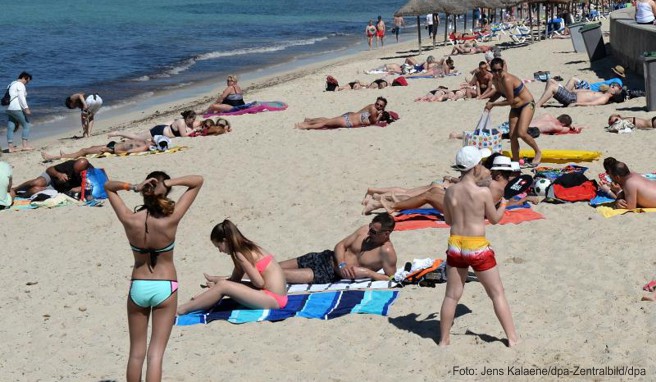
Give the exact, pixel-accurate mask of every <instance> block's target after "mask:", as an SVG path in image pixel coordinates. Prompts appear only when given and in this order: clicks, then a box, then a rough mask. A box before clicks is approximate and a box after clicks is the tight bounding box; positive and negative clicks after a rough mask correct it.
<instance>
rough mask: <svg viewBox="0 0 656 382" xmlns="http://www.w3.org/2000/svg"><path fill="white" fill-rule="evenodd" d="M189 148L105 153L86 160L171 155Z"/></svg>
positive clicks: (90, 156) (176, 147)
mask: <svg viewBox="0 0 656 382" xmlns="http://www.w3.org/2000/svg"><path fill="white" fill-rule="evenodd" d="M186 148H187V146H175V147H171V148H170V149H168V150H165V151H159V150H149V151H144V152H141V153H132V154H128V153H123V154H112V153H103V154H91V155H87V156H86V157H85V158H109V157H127V156H137V155H152V154H170V153H177V152H178V151H181V150H184V149H186Z"/></svg>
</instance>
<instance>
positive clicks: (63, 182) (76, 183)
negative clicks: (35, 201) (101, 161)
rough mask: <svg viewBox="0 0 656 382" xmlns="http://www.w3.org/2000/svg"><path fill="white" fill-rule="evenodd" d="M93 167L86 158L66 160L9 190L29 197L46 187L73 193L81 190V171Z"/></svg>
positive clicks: (13, 195) (14, 193) (14, 195)
mask: <svg viewBox="0 0 656 382" xmlns="http://www.w3.org/2000/svg"><path fill="white" fill-rule="evenodd" d="M89 168H93V166H92V165H91V163H89V161H88V160H86V159H84V158H81V159H77V160H68V161H66V162H62V163H59V164H56V165H53V166H50V167H48V168H47V169H46V171H44V172H43V173H42V174H41V175H39V176H37V177H36V178H34V179H30V180H28V181H26V182H23V183H21V184H19V185H18V186H16V187H14V188H13V189H12V190H11V196H12V197H16V195H18V196H21V197H30V196H32V195H34V194H36V193H38V192H40V191H44V190H46V189H48V188H50V189H53V188H54V189H55V190H56V191H57V192H61V193H64V194H69V195H70V194H74V193H79V192H80V191H81V185H82V172H83V171H85V170H87V169H89Z"/></svg>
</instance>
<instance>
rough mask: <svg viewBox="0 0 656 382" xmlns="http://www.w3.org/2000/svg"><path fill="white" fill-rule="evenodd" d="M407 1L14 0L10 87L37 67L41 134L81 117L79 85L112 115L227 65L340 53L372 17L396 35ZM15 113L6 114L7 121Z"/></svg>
mask: <svg viewBox="0 0 656 382" xmlns="http://www.w3.org/2000/svg"><path fill="white" fill-rule="evenodd" d="M401 5H403V2H400V1H398V0H375V1H373V0H372V1H369V0H367V1H351V0H322V1H307V0H302V1H301V0H298V1H297V0H275V1H274V0H233V1H225V0H214V1H203V0H136V1H135V0H111V1H97V0H75V1H74V0H58V1H53V0H29V1H24V2H18V1H7V2H4V3H3V4H2V8H1V12H0V25H2V27H3V28H2V31H3V38H2V39H0V57H1V59H2V63H1V65H0V86H6V85H7V84H9V83H10V82H11V81H12V80H14V79H16V77H17V76H18V74H19V73H20V72H22V71H27V72H29V73H31V74H32V76H33V81H32V82H30V83H29V85H28V87H27V89H28V103H29V105H30V108H31V109H32V112H33V117H32V120H33V122H34V124H35V126H34V128H33V135H41V136H44V135H48V131H44V126H45V127H48V126H50V128H52V126H53V125H56V121H58V120H61V119H62V118H64V117H67V118H69V121H67V122H66V123H72V122H73V121H75V124H76V125H77V124H79V112H75V111H72V110H68V109H66V107H65V106H64V99H65V98H66V97H67V96H69V95H70V94H72V93H74V92H85V93H93V92H97V93H99V94H100V95H101V96H102V98H103V100H104V104H105V106H104V107H103V110H101V113H99V115H100V116H102V114H103V112H107V111H108V110H111V109H112V108H117V107H121V106H122V105H123V106H125V105H130V104H135V102H136V103H137V104H138V102H140V101H143V100H146V99H148V98H151V97H155V96H156V95H157V94H158V92H162V91H169V92H171V91H173V92H174V93H175V92H176V91H178V89H180V90H181V91H182V90H183V89H185V88H188V87H190V86H193V85H194V84H198V83H202V82H207V81H208V80H211V79H217V82H216V85H215V86H216V89H217V90H218V89H220V88H222V87H223V86H224V84H225V82H224V81H223V78H224V77H225V75H226V74H230V73H235V74H243V73H249V72H251V73H252V72H256V71H260V72H261V71H263V70H266V68H268V67H271V66H275V65H278V66H280V65H281V64H284V63H290V62H296V61H299V60H302V59H304V58H307V57H310V56H313V55H319V54H324V55H325V53H326V52H334V53H335V55H338V54H340V53H341V52H344V51H345V50H347V49H349V48H352V47H353V46H355V45H356V44H360V45H361V46H359V49H366V45H362V44H363V43H364V42H365V37H364V29H365V26H366V24H367V22H368V21H369V20H370V19H373V20H376V18H377V17H378V15H381V16H383V19H384V20H385V21H386V23H387V28H388V37H387V39H386V40H387V42H389V43H391V42H392V40H393V39H394V37H393V36H391V33H390V32H389V30H390V29H391V28H392V15H393V13H394V11H395V10H397V9H398V8H399V7H400V6H401ZM409 21H412V20H409ZM406 32H407V33H408V34H410V33H412V32H413V31H412V30H410V29H409V28H408V30H407V31H406ZM219 79H220V81H219ZM72 116H75V118H76V119H73V118H72ZM98 118H100V117H98ZM5 121H6V116H4V113H2V115H1V116H0V127H1V128H2V129H3V130H4V128H6V122H5ZM73 127H76V126H69V128H73ZM0 134H2V135H4V134H3V131H0Z"/></svg>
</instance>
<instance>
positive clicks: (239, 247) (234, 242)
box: [210, 219, 261, 264]
mask: <svg viewBox="0 0 656 382" xmlns="http://www.w3.org/2000/svg"><path fill="white" fill-rule="evenodd" d="M210 239H211V240H212V242H215V243H219V242H223V241H225V243H226V249H227V251H228V254H229V255H230V256H231V257H233V258H234V256H235V254H236V253H237V252H239V253H241V254H242V255H244V257H246V259H247V260H248V261H249V262H250V263H252V264H254V263H255V259H254V258H253V254H252V253H253V252H260V250H261V249H260V247H259V246H258V245H257V244H255V243H254V242H252V241H250V240H249V239H247V238H246V237H245V236H244V235H242V233H241V231H239V229H238V228H237V226H236V225H235V224H234V223H233V222H231V221H230V220H228V219H225V220H224V221H222V222H221V223H219V224H217V225H215V226H214V228H213V229H212V233H211V234H210Z"/></svg>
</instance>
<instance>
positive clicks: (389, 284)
mask: <svg viewBox="0 0 656 382" xmlns="http://www.w3.org/2000/svg"><path fill="white" fill-rule="evenodd" d="M378 273H382V272H380V271H379V272H378ZM396 286H398V284H397V283H396V282H395V281H393V280H387V281H375V280H372V279H370V278H365V279H355V280H346V279H344V280H338V281H335V282H332V283H328V284H288V285H287V294H292V293H316V292H327V291H334V290H362V289H391V288H395V287H396Z"/></svg>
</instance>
